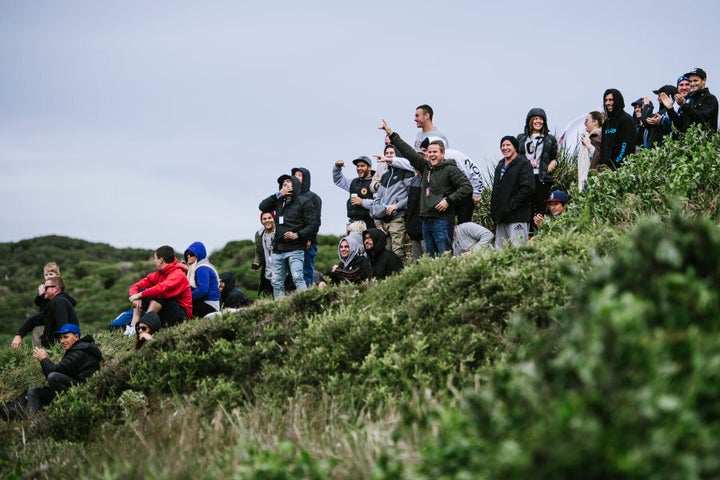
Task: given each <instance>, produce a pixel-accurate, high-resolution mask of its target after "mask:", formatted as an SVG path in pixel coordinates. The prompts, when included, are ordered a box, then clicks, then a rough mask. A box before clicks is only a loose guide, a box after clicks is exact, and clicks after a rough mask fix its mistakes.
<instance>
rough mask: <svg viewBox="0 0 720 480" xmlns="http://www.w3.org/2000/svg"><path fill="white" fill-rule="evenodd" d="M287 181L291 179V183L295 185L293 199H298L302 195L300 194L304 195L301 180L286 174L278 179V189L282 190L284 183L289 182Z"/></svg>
mask: <svg viewBox="0 0 720 480" xmlns="http://www.w3.org/2000/svg"><path fill="white" fill-rule="evenodd" d="M287 179H290V181H291V182H292V185H293V191H292V197H293V198H295V197H297V196H298V195H300V193H302V192H301V190H302V186H301V185H300V180H299V179H298V178H297V177H295V176H293V175H287V174H286V175H280V176H279V177H278V180H277V181H278V187H279V188H282V186H283V182H285V180H287Z"/></svg>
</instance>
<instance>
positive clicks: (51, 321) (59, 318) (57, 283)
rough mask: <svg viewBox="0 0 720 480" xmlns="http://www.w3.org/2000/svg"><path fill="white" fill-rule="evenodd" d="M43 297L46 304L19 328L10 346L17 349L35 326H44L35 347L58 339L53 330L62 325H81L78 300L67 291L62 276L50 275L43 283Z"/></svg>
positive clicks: (49, 343)
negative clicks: (77, 306) (77, 307)
mask: <svg viewBox="0 0 720 480" xmlns="http://www.w3.org/2000/svg"><path fill="white" fill-rule="evenodd" d="M43 297H44V299H45V304H44V306H43V307H42V310H41V311H40V313H38V314H37V315H33V316H32V317H30V318H28V319H27V320H26V321H25V322H24V323H23V324H22V325H21V326H20V328H19V329H18V330H17V332H16V334H15V337H14V338H13V340H12V342H11V343H10V347H11V348H12V349H13V350H16V349H18V348H19V347H20V345H22V341H23V337H24V336H25V335H27V334H28V333H30V332H32V331H33V330H34V329H35V327H40V326H42V327H43V332H42V334H41V335H40V336H39V338H38V340H39V344H38V345H35V343H36V342H33V345H34V346H35V347H40V346H43V347H49V346H50V345H51V344H52V343H54V342H55V341H56V340H57V339H56V338H55V337H54V336H53V332H54V331H56V330H57V329H58V328H60V326H61V325H64V324H66V323H72V324H73V325H80V322H79V321H78V317H77V313H75V305H77V302H76V301H75V299H74V298H73V297H71V296H70V295H68V294H67V293H65V281H64V280H63V279H62V277H58V276H54V277H48V278H47V279H46V280H45V282H44V283H43Z"/></svg>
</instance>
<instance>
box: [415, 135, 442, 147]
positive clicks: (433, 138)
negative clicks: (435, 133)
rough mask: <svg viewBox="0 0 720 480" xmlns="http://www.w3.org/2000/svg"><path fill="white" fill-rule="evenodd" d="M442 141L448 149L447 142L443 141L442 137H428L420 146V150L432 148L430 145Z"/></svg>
mask: <svg viewBox="0 0 720 480" xmlns="http://www.w3.org/2000/svg"><path fill="white" fill-rule="evenodd" d="M438 140H440V141H441V142H442V144H443V147H445V148H447V144H446V143H445V140H443V139H442V138H441V137H427V138H425V140H423V141H422V143H421V144H420V148H428V147H429V146H430V143H432V142H436V141H438Z"/></svg>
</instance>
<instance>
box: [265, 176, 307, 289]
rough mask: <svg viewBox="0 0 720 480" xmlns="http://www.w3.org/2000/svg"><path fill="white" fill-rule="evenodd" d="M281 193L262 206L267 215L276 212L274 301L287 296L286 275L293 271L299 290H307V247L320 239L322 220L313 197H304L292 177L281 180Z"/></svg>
mask: <svg viewBox="0 0 720 480" xmlns="http://www.w3.org/2000/svg"><path fill="white" fill-rule="evenodd" d="M278 186H279V187H280V191H279V192H276V193H273V194H272V195H270V196H269V197H267V198H266V199H265V200H263V201H262V202H260V206H259V208H260V210H261V211H263V212H271V211H275V236H274V237H273V244H272V263H273V274H272V287H273V297H275V298H276V299H277V298H280V297H284V296H285V275H286V274H287V271H288V269H289V271H290V275H291V276H292V279H293V283H294V284H295V289H296V290H297V291H302V290H307V288H308V286H307V284H306V283H305V278H304V277H303V264H304V262H305V247H306V246H307V242H308V241H309V240H311V239H312V238H313V237H314V236H315V235H317V232H318V227H319V220H318V216H317V214H316V213H315V209H314V208H313V204H312V201H311V200H310V198H309V197H307V196H304V195H301V193H300V192H301V190H302V188H301V186H300V180H298V178H297V177H294V176H291V175H281V176H280V177H279V178H278Z"/></svg>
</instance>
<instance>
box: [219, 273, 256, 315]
mask: <svg viewBox="0 0 720 480" xmlns="http://www.w3.org/2000/svg"><path fill="white" fill-rule="evenodd" d="M220 280H222V281H223V283H225V288H223V291H222V292H220V308H224V307H229V308H239V307H244V306H246V305H250V299H249V298H248V297H247V295H245V294H244V293H243V292H242V290H240V289H239V288H236V287H235V275H233V274H232V272H223V273H221V274H220Z"/></svg>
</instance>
